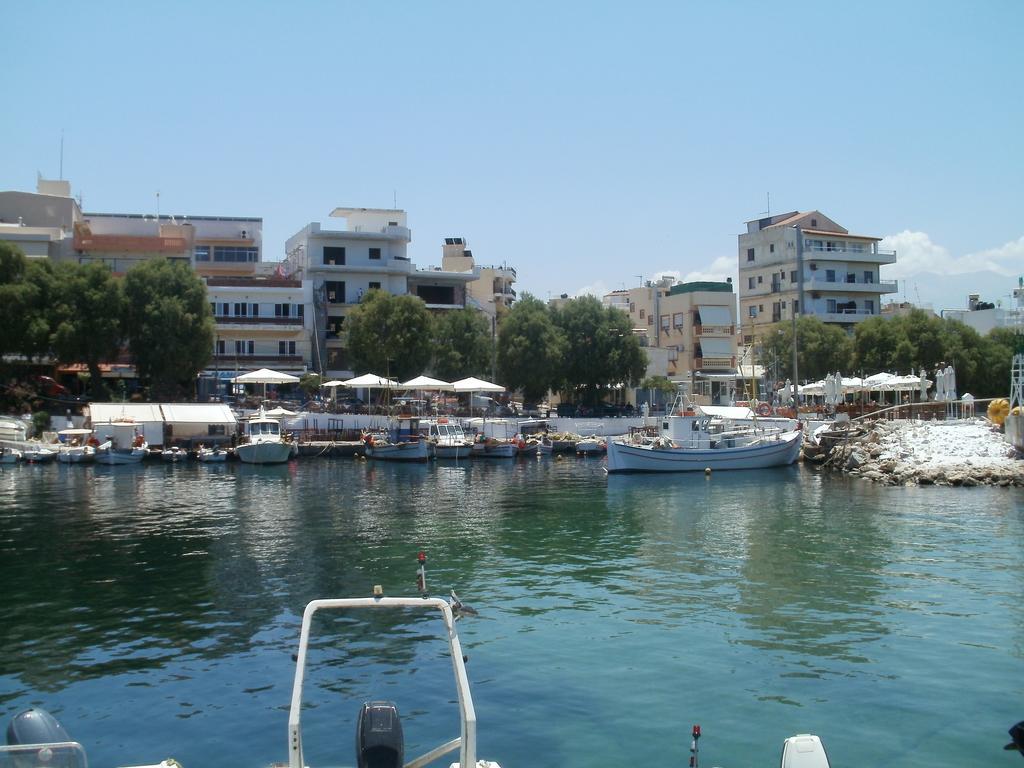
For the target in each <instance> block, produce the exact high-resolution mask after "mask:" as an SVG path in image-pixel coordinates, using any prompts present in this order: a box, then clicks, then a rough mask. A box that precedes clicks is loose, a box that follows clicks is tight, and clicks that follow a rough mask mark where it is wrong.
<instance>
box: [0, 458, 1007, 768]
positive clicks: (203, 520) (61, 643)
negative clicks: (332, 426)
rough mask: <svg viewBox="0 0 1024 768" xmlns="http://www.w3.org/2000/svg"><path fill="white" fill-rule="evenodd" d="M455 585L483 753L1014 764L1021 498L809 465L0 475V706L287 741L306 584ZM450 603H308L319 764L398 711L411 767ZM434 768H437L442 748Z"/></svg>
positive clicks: (349, 756) (239, 754)
mask: <svg viewBox="0 0 1024 768" xmlns="http://www.w3.org/2000/svg"><path fill="white" fill-rule="evenodd" d="M421 549H422V550H424V551H426V553H427V556H428V558H429V559H428V586H429V588H430V589H431V591H432V593H434V594H438V595H447V593H448V591H449V590H450V589H452V588H454V589H455V590H456V591H457V592H458V594H459V596H460V598H461V599H462V600H463V601H464V602H465V603H467V604H469V605H472V606H473V607H474V608H475V609H476V610H477V611H478V612H479V615H478V616H470V617H467V618H465V619H464V620H462V621H460V622H459V625H458V626H459V632H460V637H461V639H462V643H463V648H464V651H465V652H466V654H467V655H468V657H469V662H468V670H469V674H470V680H471V684H472V688H473V695H474V700H475V704H476V710H477V715H478V721H479V725H478V735H479V748H478V754H479V755H480V756H481V757H483V758H488V759H494V760H498V761H499V762H500V763H501V765H502V766H503V768H513V767H514V766H531V767H533V768H538V767H540V768H543V767H548V766H550V767H551V768H554V767H555V766H558V767H559V768H561V767H562V766H581V767H584V766H618V765H662V766H684V765H686V764H687V761H688V758H689V733H690V729H691V726H692V725H693V724H694V723H699V724H700V725H701V726H702V730H703V734H704V736H703V738H702V740H701V742H700V747H701V753H700V758H701V763H702V764H705V765H717V766H724V767H725V768H731V767H734V766H735V767H739V766H772V765H777V764H778V754H779V750H780V747H781V743H782V740H783V738H785V737H786V736H789V735H793V734H796V733H816V734H818V735H819V736H821V738H822V739H823V741H824V743H825V745H826V747H827V749H828V752H829V756H830V759H831V760H832V764H833V765H835V766H843V765H873V766H922V765H927V766H963V765H1004V764H1005V765H1014V764H1018V763H1019V762H1020V757H1019V756H1016V755H1013V754H1012V753H1009V752H1003V751H1002V746H1003V744H1004V743H1005V742H1006V741H1007V735H1006V729H1007V728H1008V727H1009V726H1010V725H1011V724H1013V723H1014V722H1016V721H1018V720H1021V719H1024V494H1022V493H1021V490H1020V489H1014V488H998V487H983V488H972V489H963V488H939V487H927V488H925V487H908V488H903V487H895V488H891V487H880V486H876V485H873V484H870V483H867V482H864V481H860V480H851V479H849V478H846V477H843V476H840V475H833V474H827V473H822V472H820V471H817V470H815V469H813V468H811V467H804V466H794V467H789V468H786V469H782V470H765V471H751V472H735V473H718V474H714V475H712V476H710V477H705V476H703V475H693V476H691V475H683V476H643V475H629V476H611V477H608V476H606V475H605V472H604V469H603V462H602V461H601V460H599V459H575V458H572V459H555V460H552V459H550V458H545V459H541V460H529V461H507V462H494V463H487V462H480V461H477V462H464V463H461V464H454V463H453V464H444V463H432V464H428V465H422V466H401V465H388V464H375V463H373V462H362V461H352V460H327V459H321V460H303V461H300V462H292V463H290V464H287V465H283V466H276V467H254V466H249V465H237V464H228V465H219V466H218V465H196V464H194V463H192V464H179V465H164V464H150V465H139V466H127V467H81V466H64V465H51V466H24V465H23V466H14V467H6V468H4V470H3V472H2V473H0V585H2V590H3V618H2V621H0V648H2V650H3V653H2V655H0V716H2V723H0V725H3V726H5V724H6V722H7V720H8V719H9V718H10V717H11V716H12V715H13V714H14V713H15V712H17V711H19V710H20V709H22V708H25V707H27V706H30V705H38V706H42V707H44V708H46V709H48V710H49V711H50V712H52V713H53V714H55V715H56V716H57V718H58V719H59V720H60V721H61V722H62V723H63V724H64V726H65V727H66V728H67V729H68V731H69V732H70V733H71V735H72V737H74V738H75V739H76V740H78V741H80V742H82V743H83V744H84V745H85V748H86V750H87V751H88V753H89V756H90V763H91V764H92V765H94V766H113V765H131V764H138V763H142V762H157V761H159V760H161V759H163V758H165V757H169V756H171V757H174V758H176V759H177V760H179V761H180V762H181V763H182V764H183V765H184V766H185V768H200V767H201V766H215V765H225V766H227V765H230V766H267V765H269V764H271V763H273V762H285V761H287V719H288V705H289V700H290V696H291V686H292V681H293V674H294V661H293V654H294V653H295V651H296V649H297V642H298V632H299V624H300V620H301V614H302V610H303V607H304V606H305V604H306V603H307V602H308V601H309V600H312V599H314V598H320V597H350V596H369V595H370V594H371V590H372V587H373V585H374V584H380V585H382V586H383V588H384V591H385V593H387V594H391V595H411V594H414V593H415V568H416V554H417V552H418V551H419V550H421ZM440 629H441V623H440V622H439V621H438V620H437V619H436V618H435V617H434V615H432V614H424V615H420V614H417V613H415V612H405V611H396V612H392V613H385V612H381V611H372V612H369V611H368V612H366V615H359V614H356V613H353V614H345V615H343V616H339V617H324V618H323V619H317V621H316V623H315V625H314V633H315V636H316V638H317V639H316V642H315V644H314V647H313V649H312V651H311V654H310V668H309V675H308V679H307V687H306V697H305V698H306V701H307V703H308V707H307V708H306V710H305V712H304V715H303V723H304V746H305V750H306V759H307V762H308V764H310V765H311V766H314V767H315V766H337V765H353V764H354V763H355V758H354V748H353V743H354V738H355V720H356V716H357V713H358V709H359V706H360V704H361V703H362V702H363V701H365V700H369V699H390V700H394V701H395V702H396V703H397V704H398V707H399V711H400V712H401V714H402V718H403V726H404V729H405V736H406V758H407V759H410V758H412V757H415V756H416V755H419V754H421V753H422V752H425V751H426V750H427V749H429V748H432V747H434V746H436V745H438V744H440V743H442V742H444V741H446V740H448V739H450V738H454V737H455V736H457V735H458V715H457V708H456V706H455V704H454V703H453V702H454V700H455V689H454V685H453V682H452V674H451V664H450V662H449V661H448V659H447V655H446V651H447V647H446V644H445V642H444V641H443V639H442V637H441V632H440ZM441 763H443V764H447V762H446V761H441Z"/></svg>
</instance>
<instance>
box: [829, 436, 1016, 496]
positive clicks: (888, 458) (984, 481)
mask: <svg viewBox="0 0 1024 768" xmlns="http://www.w3.org/2000/svg"><path fill="white" fill-rule="evenodd" d="M828 463H829V464H830V465H831V466H834V467H838V468H839V469H841V470H842V471H844V472H846V473H848V474H850V475H852V476H855V477H862V478H864V479H865V480H870V481H872V482H876V483H880V484H883V485H951V486H961V487H966V488H970V487H974V486H978V485H999V486H1011V485H1012V486H1024V459H1022V458H1021V457H1019V456H1018V454H1017V452H1016V451H1015V450H1014V448H1013V446H1011V445H1010V444H1009V443H1007V442H1005V441H1004V440H1003V437H1002V434H1001V433H1000V431H999V428H998V427H996V426H995V425H993V424H992V423H991V422H989V421H987V420H985V419H963V420H958V421H880V422H877V423H876V424H874V425H872V427H871V429H870V431H869V432H868V433H867V434H866V435H864V436H863V437H861V438H858V439H856V440H851V441H850V442H849V443H848V444H845V445H843V446H839V447H837V448H836V450H835V451H834V452H833V454H832V455H831V456H830V457H829V460H828Z"/></svg>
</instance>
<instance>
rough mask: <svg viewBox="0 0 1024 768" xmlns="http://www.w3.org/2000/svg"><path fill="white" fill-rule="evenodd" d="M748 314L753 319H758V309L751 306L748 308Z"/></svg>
mask: <svg viewBox="0 0 1024 768" xmlns="http://www.w3.org/2000/svg"><path fill="white" fill-rule="evenodd" d="M747 314H748V315H750V316H751V317H757V307H755V306H754V305H753V304H751V305H750V306H749V307H747Z"/></svg>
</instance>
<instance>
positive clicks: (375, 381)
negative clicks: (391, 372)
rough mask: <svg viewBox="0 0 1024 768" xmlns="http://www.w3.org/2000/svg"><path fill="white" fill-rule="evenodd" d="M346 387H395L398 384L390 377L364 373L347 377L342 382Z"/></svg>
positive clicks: (388, 388)
mask: <svg viewBox="0 0 1024 768" xmlns="http://www.w3.org/2000/svg"><path fill="white" fill-rule="evenodd" d="M342 383H343V384H344V385H345V386H346V387H349V388H351V389H387V390H390V389H395V388H396V387H397V386H398V382H397V381H394V380H392V379H385V378H384V377H383V376H378V375H377V374H375V373H364V374H363V375H362V376H356V377H355V378H354V379H348V380H347V381H343V382H342Z"/></svg>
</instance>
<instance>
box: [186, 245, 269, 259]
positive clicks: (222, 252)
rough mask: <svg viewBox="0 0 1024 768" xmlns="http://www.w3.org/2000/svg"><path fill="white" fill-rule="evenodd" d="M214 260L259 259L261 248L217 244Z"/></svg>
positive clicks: (214, 250) (214, 249)
mask: <svg viewBox="0 0 1024 768" xmlns="http://www.w3.org/2000/svg"><path fill="white" fill-rule="evenodd" d="M207 247H208V246H207ZM197 249H198V246H197ZM213 260H214V261H219V262H239V261H241V262H250V261H259V260H260V249H259V248H250V247H246V246H240V245H216V246H214V248H213Z"/></svg>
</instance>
